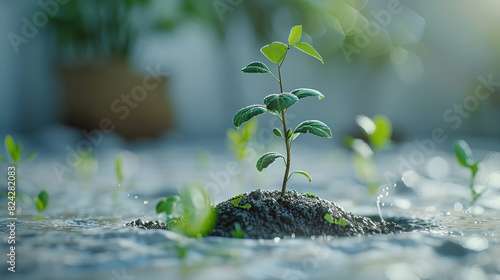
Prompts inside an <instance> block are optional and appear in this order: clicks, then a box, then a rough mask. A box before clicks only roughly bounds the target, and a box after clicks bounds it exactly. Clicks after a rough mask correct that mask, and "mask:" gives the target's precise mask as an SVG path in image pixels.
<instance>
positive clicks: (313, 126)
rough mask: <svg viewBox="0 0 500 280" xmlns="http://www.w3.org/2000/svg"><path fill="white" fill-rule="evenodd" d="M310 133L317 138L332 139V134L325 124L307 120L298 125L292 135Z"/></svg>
mask: <svg viewBox="0 0 500 280" xmlns="http://www.w3.org/2000/svg"><path fill="white" fill-rule="evenodd" d="M308 132H309V133H312V134H314V135H316V136H319V137H328V138H332V132H331V130H330V128H328V126H327V125H326V124H324V123H323V122H320V121H315V120H309V121H304V122H302V123H300V124H299V125H298V126H297V127H296V128H295V131H294V133H308Z"/></svg>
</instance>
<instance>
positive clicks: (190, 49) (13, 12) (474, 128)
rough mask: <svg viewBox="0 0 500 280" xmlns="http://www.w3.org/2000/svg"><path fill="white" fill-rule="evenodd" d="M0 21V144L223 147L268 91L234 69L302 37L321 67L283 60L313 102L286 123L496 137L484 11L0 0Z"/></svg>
mask: <svg viewBox="0 0 500 280" xmlns="http://www.w3.org/2000/svg"><path fill="white" fill-rule="evenodd" d="M0 22H1V23H0V34H3V37H2V38H3V39H2V40H1V42H0V61H1V62H2V63H1V64H0V73H2V74H1V75H0V89H1V94H0V132H1V133H2V135H5V134H7V133H22V134H30V133H40V131H47V130H50V131H51V130H52V129H54V128H55V127H57V128H60V127H61V126H62V125H64V126H66V125H68V126H70V127H74V128H75V129H76V130H78V131H80V130H81V129H85V131H92V129H96V128H99V129H102V130H105V131H106V129H107V130H113V131H114V132H117V133H119V134H120V135H121V136H122V137H124V138H126V139H140V138H150V137H157V136H161V135H164V133H178V134H181V135H203V136H206V137H210V136H215V137H217V136H225V131H226V130H227V129H228V128H230V127H232V122H231V120H232V116H233V114H234V113H235V112H236V111H237V110H238V109H239V108H241V107H243V106H246V105H249V104H254V103H262V98H263V97H264V96H266V95H268V94H270V93H277V92H278V91H279V87H278V86H277V84H276V83H275V81H273V79H272V77H270V76H267V75H249V74H243V73H241V71H240V69H241V68H242V67H244V66H245V65H246V64H248V63H249V62H251V61H255V60H261V61H264V62H265V63H267V64H268V66H269V67H270V68H271V70H272V71H275V70H276V69H275V67H274V65H271V64H272V63H270V62H268V61H267V60H266V58H265V57H264V56H263V55H262V54H261V53H260V52H259V49H260V47H262V46H263V45H265V44H268V43H270V42H272V41H274V40H279V41H284V42H286V40H287V38H288V32H289V30H290V28H291V27H292V26H294V25H297V24H302V25H303V26H304V33H305V34H304V35H303V38H302V41H306V42H309V43H311V44H312V45H313V46H314V47H315V48H316V49H317V50H318V52H319V53H320V54H321V55H322V56H323V58H324V60H325V63H324V64H321V63H319V62H318V61H317V60H315V59H314V58H312V57H309V56H305V55H299V54H298V53H295V54H291V55H289V56H287V61H286V63H285V65H284V70H283V81H284V85H285V90H287V91H291V90H292V89H295V88H299V87H307V88H314V89H317V90H319V91H321V92H322V93H323V94H324V95H325V96H326V98H325V99H323V100H322V101H321V102H317V101H316V100H305V101H304V102H301V104H300V105H299V106H294V108H293V109H292V110H290V111H289V114H290V116H291V117H292V118H293V115H295V116H297V118H298V119H300V120H302V118H304V119H306V118H307V119H319V120H322V121H324V122H325V123H327V124H328V125H329V126H330V127H331V128H332V130H333V132H334V134H336V135H346V134H349V133H353V131H357V130H358V128H356V127H355V121H354V119H355V116H357V115H359V114H365V115H368V116H373V115H375V114H384V115H386V116H388V117H389V119H391V121H392V122H393V126H394V132H395V138H397V139H401V140H409V139H414V138H419V137H420V138H422V137H430V136H431V133H432V131H433V130H434V129H435V128H442V129H443V130H444V131H445V132H446V133H447V134H450V135H452V134H460V135H463V134H469V135H474V136H479V137H494V138H497V139H498V137H499V136H500V122H499V119H500V55H499V50H500V36H499V33H498V26H500V4H499V3H498V2H497V1H495V0H485V1H480V2H475V1H466V0H461V1H456V0H453V1H452V0H444V1H401V2H400V1H398V0H387V1H369V0H253V1H242V0H240V1H238V0H210V1H198V0H168V1H160V0H135V1H134V0H106V1H97V0H87V1H78V0H72V1H71V0H41V1H39V0H26V1H8V0H0ZM292 51H293V52H295V51H294V50H292ZM56 131H58V130H56ZM334 138H335V137H334ZM334 141H342V138H341V137H339V138H337V139H335V140H334Z"/></svg>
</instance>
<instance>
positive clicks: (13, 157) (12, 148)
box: [0, 134, 36, 165]
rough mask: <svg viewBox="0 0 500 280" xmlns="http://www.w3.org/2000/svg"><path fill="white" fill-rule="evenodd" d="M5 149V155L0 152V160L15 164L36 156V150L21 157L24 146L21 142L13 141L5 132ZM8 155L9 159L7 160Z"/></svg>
mask: <svg viewBox="0 0 500 280" xmlns="http://www.w3.org/2000/svg"><path fill="white" fill-rule="evenodd" d="M5 150H7V156H3V155H2V154H0V160H1V161H3V162H8V163H11V164H14V165H17V164H18V163H19V162H21V161H28V160H32V159H34V158H35V156H36V152H31V153H30V154H28V155H27V156H26V157H24V158H23V153H24V148H23V143H21V142H17V143H16V141H14V139H13V138H12V136H11V135H9V134H7V136H5ZM7 157H10V161H9V160H7Z"/></svg>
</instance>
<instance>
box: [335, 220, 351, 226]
mask: <svg viewBox="0 0 500 280" xmlns="http://www.w3.org/2000/svg"><path fill="white" fill-rule="evenodd" d="M335 224H337V225H341V226H343V227H345V226H347V225H348V224H349V222H348V221H346V220H344V219H342V218H339V219H338V220H336V221H335Z"/></svg>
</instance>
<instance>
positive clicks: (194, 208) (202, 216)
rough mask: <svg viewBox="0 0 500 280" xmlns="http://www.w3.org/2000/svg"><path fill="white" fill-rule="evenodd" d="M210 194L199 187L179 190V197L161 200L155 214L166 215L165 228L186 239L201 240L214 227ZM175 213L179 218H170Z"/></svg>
mask: <svg viewBox="0 0 500 280" xmlns="http://www.w3.org/2000/svg"><path fill="white" fill-rule="evenodd" d="M211 201H212V198H211V196H210V193H209V192H208V191H207V190H206V189H205V188H203V187H201V186H199V185H191V186H187V187H185V188H180V189H179V196H176V195H174V196H170V197H167V198H164V199H162V200H161V201H160V202H158V204H157V205H156V212H157V213H163V212H165V213H166V214H167V228H168V229H170V230H172V231H175V232H178V233H181V234H184V235H186V236H188V237H196V238H201V237H203V236H206V235H208V234H209V233H210V232H211V231H212V229H213V228H214V226H215V222H216V220H217V209H216V208H215V207H214V206H212V204H211ZM174 211H177V212H178V213H179V214H181V216H179V217H174V218H170V217H169V216H170V215H171V214H172V213H174Z"/></svg>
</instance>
